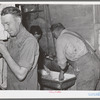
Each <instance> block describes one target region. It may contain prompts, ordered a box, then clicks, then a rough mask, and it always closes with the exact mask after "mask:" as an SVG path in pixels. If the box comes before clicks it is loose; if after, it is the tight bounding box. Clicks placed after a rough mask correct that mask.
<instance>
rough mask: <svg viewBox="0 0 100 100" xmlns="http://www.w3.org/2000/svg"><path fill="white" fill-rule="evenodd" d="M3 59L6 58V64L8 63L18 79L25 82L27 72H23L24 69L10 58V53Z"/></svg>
mask: <svg viewBox="0 0 100 100" xmlns="http://www.w3.org/2000/svg"><path fill="white" fill-rule="evenodd" d="M3 57H4V58H5V60H6V62H7V63H8V65H9V67H10V69H11V70H12V71H13V72H14V74H15V75H16V77H17V78H18V79H19V80H23V78H24V77H25V75H26V73H27V70H26V71H25V70H24V71H23V69H22V67H21V66H19V65H18V64H17V63H16V62H15V61H14V60H13V59H12V57H11V56H10V54H9V52H6V53H5V54H4V55H3Z"/></svg>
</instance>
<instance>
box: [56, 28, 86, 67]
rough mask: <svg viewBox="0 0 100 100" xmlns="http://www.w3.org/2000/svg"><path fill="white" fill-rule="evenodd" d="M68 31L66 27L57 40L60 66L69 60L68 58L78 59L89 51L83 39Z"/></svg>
mask: <svg viewBox="0 0 100 100" xmlns="http://www.w3.org/2000/svg"><path fill="white" fill-rule="evenodd" d="M67 32H68V31H67V30H66V29H64V30H63V31H62V32H61V34H60V36H59V37H58V39H57V42H56V51H57V59H58V65H59V66H61V65H62V64H64V63H65V62H67V59H69V60H71V61H76V60H77V59H79V58H80V57H81V56H83V55H84V54H86V53H87V49H86V46H85V44H84V43H83V41H82V40H80V39H79V38H77V37H75V36H73V35H71V34H67ZM66 58H67V59H66Z"/></svg>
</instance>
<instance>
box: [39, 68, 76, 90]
mask: <svg viewBox="0 0 100 100" xmlns="http://www.w3.org/2000/svg"><path fill="white" fill-rule="evenodd" d="M40 74H41V85H42V86H45V87H48V88H52V89H55V90H66V89H68V88H70V87H71V86H73V85H74V84H75V80H76V77H75V75H74V74H69V73H65V74H64V80H62V81H59V74H60V72H56V71H50V73H47V72H46V71H45V70H44V69H42V70H41V71H40Z"/></svg>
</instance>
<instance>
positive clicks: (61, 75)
mask: <svg viewBox="0 0 100 100" xmlns="http://www.w3.org/2000/svg"><path fill="white" fill-rule="evenodd" d="M62 80H64V71H62V70H61V71H60V74H59V81H62Z"/></svg>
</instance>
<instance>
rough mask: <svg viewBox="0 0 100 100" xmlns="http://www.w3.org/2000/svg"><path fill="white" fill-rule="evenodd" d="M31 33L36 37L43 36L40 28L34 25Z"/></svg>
mask: <svg viewBox="0 0 100 100" xmlns="http://www.w3.org/2000/svg"><path fill="white" fill-rule="evenodd" d="M30 33H31V34H33V35H35V34H37V35H40V37H41V36H42V30H41V28H40V26H34V25H33V26H31V28H30Z"/></svg>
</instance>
